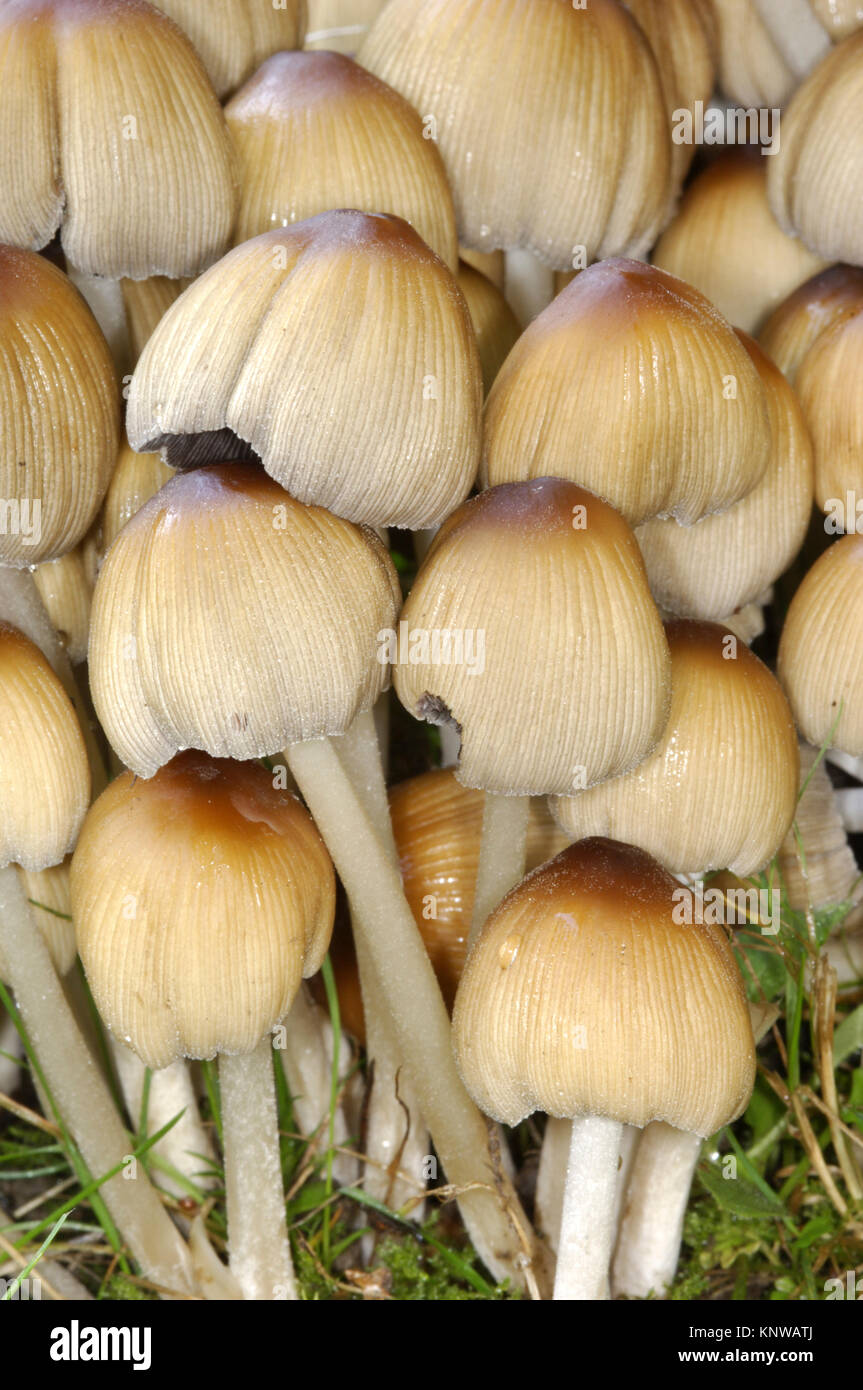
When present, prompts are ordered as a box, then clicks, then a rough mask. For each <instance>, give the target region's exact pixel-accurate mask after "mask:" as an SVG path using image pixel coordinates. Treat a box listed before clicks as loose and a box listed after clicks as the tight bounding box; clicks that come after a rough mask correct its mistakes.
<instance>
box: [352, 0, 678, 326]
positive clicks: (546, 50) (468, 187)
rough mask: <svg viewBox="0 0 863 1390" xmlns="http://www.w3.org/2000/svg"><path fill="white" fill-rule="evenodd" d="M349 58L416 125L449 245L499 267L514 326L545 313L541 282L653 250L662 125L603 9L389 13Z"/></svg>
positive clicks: (633, 39)
mask: <svg viewBox="0 0 863 1390" xmlns="http://www.w3.org/2000/svg"><path fill="white" fill-rule="evenodd" d="M358 58H359V61H360V62H361V63H362V64H363V66H364V67H367V68H369V69H370V70H371V71H372V72H374V73H376V74H377V76H378V77H381V78H383V80H384V81H385V82H388V83H389V84H390V85H391V86H392V87H395V89H396V91H398V92H401V93H402V95H403V96H405V97H406V98H407V100H408V101H409V102H410V103H411V105H412V106H414V107H415V108H416V110H417V111H418V112H419V113H420V115H421V116H422V117H423V119H424V120H425V121H426V124H427V127H428V129H429V132H430V134H431V136H432V138H433V139H435V140H436V141H437V143H438V146H439V148H440V152H441V154H442V156H443V161H444V164H445V165H446V170H447V174H448V175H449V180H450V183H451V185H452V189H453V195H454V198H455V206H456V216H457V220H458V229H459V240H460V242H461V243H462V245H464V246H467V247H470V248H472V249H473V250H475V251H481V252H489V251H494V250H497V249H502V250H504V251H506V252H507V253H508V254H507V298H508V299H509V302H510V303H511V304H512V306H513V309H514V310H515V313H516V316H517V317H518V318H519V319H520V321H522V322H528V321H529V320H530V319H531V318H532V317H534V315H535V314H536V313H538V312H539V310H540V309H542V308H543V307H544V306H545V305H546V304H547V303H548V301H549V299H550V298H551V295H552V284H551V271H553V270H568V269H572V267H573V265H574V264H581V265H586V264H588V263H589V262H590V261H592V260H595V259H600V258H604V257H608V256H619V255H631V256H639V255H643V254H645V253H646V252H647V250H648V249H649V247H650V246H651V245H652V243H653V242H654V241H655V240H656V235H657V233H658V232H659V231H660V229H661V225H662V222H663V220H664V218H665V216H666V214H667V211H668V201H669V192H670V178H671V166H670V159H671V154H670V151H671V141H670V138H669V129H668V120H667V117H666V115H665V110H664V105H665V103H664V99H663V94H662V90H661V87H660V81H659V74H658V71H657V67H656V63H655V60H654V58H653V54H652V53H651V51H650V46H649V44H648V42H647V40H646V39H645V37H644V35H643V33H642V31H641V29H640V28H639V26H638V25H637V24H636V23H635V21H634V20H633V19H632V18H631V16H630V15H629V14H628V13H627V11H626V10H625V9H624V7H623V5H620V4H618V3H617V0H591V3H590V4H589V5H585V6H578V7H576V6H573V5H571V4H562V3H560V2H559V0H431V3H429V0H391V3H389V4H388V5H387V6H386V7H385V8H384V10H383V11H382V12H381V14H380V15H379V17H378V19H377V20H376V21H375V23H374V24H373V25H372V27H371V29H370V30H369V32H368V34H367V35H366V37H365V39H364V41H363V44H362V47H361V48H360V50H359V54H358ZM574 156H575V157H574ZM502 170H506V171H507V172H506V175H505V177H502V176H501V171H502ZM524 253H527V254H526V255H525V254H524Z"/></svg>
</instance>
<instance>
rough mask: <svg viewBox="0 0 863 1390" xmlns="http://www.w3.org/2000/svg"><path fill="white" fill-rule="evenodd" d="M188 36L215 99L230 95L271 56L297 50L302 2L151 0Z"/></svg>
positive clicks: (301, 34)
mask: <svg viewBox="0 0 863 1390" xmlns="http://www.w3.org/2000/svg"><path fill="white" fill-rule="evenodd" d="M153 4H154V5H156V6H157V7H158V8H159V9H160V10H164V11H165V14H168V15H170V16H171V18H172V19H173V20H174V22H175V23H176V24H179V26H180V28H181V29H182V30H183V31H184V33H186V34H188V36H189V38H190V39H191V40H192V43H193V44H194V45H195V48H196V49H197V50H198V52H199V53H200V55H201V58H202V59H203V61H204V67H205V68H206V69H207V72H208V74H209V77H210V81H211V82H212V84H213V88H214V90H215V92H216V95H217V96H218V97H221V98H224V97H226V96H227V95H228V93H229V92H234V91H236V89H237V88H238V87H239V85H240V83H241V82H244V81H245V80H246V78H247V77H249V76H251V74H252V73H253V72H254V71H255V68H256V67H258V65H259V64H260V63H262V62H263V61H264V59H265V58H269V56H270V54H271V53H278V52H279V51H280V50H281V49H288V48H302V46H303V37H304V34H305V27H306V0H276V3H273V0H217V3H216V4H212V3H210V4H208V5H202V4H201V0H153Z"/></svg>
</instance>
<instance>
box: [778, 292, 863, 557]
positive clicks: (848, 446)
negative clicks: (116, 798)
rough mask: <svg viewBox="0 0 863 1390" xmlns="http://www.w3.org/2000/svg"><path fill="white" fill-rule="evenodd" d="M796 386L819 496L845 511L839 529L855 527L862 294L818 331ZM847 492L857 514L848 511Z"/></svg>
mask: <svg viewBox="0 0 863 1390" xmlns="http://www.w3.org/2000/svg"><path fill="white" fill-rule="evenodd" d="M794 386H795V389H796V391H797V394H798V396H799V397H800V404H801V406H802V407H803V414H804V415H805V417H806V423H807V424H808V426H809V430H810V432H811V434H812V443H813V445H814V449H815V501H816V502H817V504H818V506H819V507H820V508H821V510H822V511H823V512H832V513H834V514H837V515H838V516H839V517H841V519H842V521H843V523H844V524H843V525H842V526H841V527H839V528H838V529H842V530H849V531H850V530H853V529H854V527H855V525H856V524H857V520H858V518H857V515H856V499H857V498H858V497H860V496H861V495H863V415H861V412H863V299H861V302H860V303H859V304H858V306H857V309H856V312H854V313H847V314H841V315H839V316H838V317H837V318H836V320H835V321H834V322H833V323H832V324H831V325H830V326H829V327H828V328H825V329H824V331H823V332H822V333H819V335H818V337H817V338H816V339H815V341H814V343H813V344H812V346H811V347H810V349H809V351H808V352H807V354H806V356H805V357H804V359H803V361H802V362H801V363H800V366H799V368H798V370H797V376H796V377H795V381H794ZM848 493H851V494H852V499H853V500H852V505H853V506H854V508H855V515H854V516H853V517H848V516H847V515H846V511H847V505H846V504H847V494H848ZM837 504H838V507H839V510H838V512H837Z"/></svg>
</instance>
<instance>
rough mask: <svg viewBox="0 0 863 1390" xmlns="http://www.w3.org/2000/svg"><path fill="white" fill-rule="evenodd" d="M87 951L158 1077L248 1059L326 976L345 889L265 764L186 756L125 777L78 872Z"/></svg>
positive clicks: (105, 993)
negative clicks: (228, 1056)
mask: <svg viewBox="0 0 863 1390" xmlns="http://www.w3.org/2000/svg"><path fill="white" fill-rule="evenodd" d="M72 907H73V914H74V919H75V928H76V932H77V936H78V949H79V951H80V954H81V959H82V961H83V963H84V968H85V970H86V972H87V979H88V981H89V984H90V988H91V989H92V991H93V997H94V999H95V1000H96V1003H97V1006H98V1008H99V1012H100V1014H101V1016H102V1018H103V1019H104V1020H105V1022H106V1023H107V1025H108V1027H109V1028H110V1029H111V1031H112V1032H113V1033H114V1034H115V1035H116V1036H117V1037H118V1038H119V1039H120V1041H122V1042H125V1043H127V1044H128V1045H129V1046H130V1047H132V1048H133V1049H134V1050H135V1051H136V1052H137V1053H138V1056H139V1057H140V1058H141V1059H142V1061H144V1062H145V1063H146V1064H147V1065H148V1066H151V1067H164V1066H168V1065H169V1064H170V1063H171V1062H173V1061H175V1060H176V1059H177V1058H179V1057H184V1056H186V1057H199V1058H204V1057H212V1056H213V1055H214V1054H215V1053H216V1052H231V1053H237V1052H251V1051H252V1050H253V1049H254V1048H255V1047H256V1046H257V1045H258V1043H259V1042H260V1040H261V1038H262V1037H263V1036H264V1035H265V1033H267V1032H268V1031H269V1029H271V1028H272V1027H274V1025H275V1024H277V1023H278V1022H279V1021H280V1019H282V1018H283V1017H284V1015H285V1014H286V1013H287V1012H288V1009H289V1008H290V1005H291V1002H292V1000H293V998H294V995H295V994H296V992H297V989H298V988H299V985H300V981H301V979H302V978H303V977H304V976H306V975H311V974H314V972H315V971H316V970H318V969H319V968H320V965H321V962H322V960H323V958H324V955H325V953H326V949H327V945H328V943H329V939H330V933H331V931H332V925H333V914H334V909H335V875H334V873H333V867H332V863H331V862H330V858H329V855H328V854H327V851H326V849H325V848H324V844H323V841H322V840H321V837H320V835H319V834H318V832H317V829H316V828H315V825H314V823H313V821H312V819H311V817H310V816H309V814H308V812H307V811H306V810H305V809H304V807H303V806H302V805H301V803H300V802H299V801H298V800H297V798H296V797H293V796H291V795H290V794H289V793H287V792H283V791H276V790H274V787H273V778H272V776H271V774H270V773H268V772H267V771H266V769H265V768H264V767H262V766H261V765H260V764H257V763H232V762H228V761H226V760H219V761H217V760H214V759H212V758H209V757H207V756H206V754H202V753H183V754H181V755H180V757H178V758H175V759H174V760H173V762H171V763H169V764H168V766H167V767H164V768H162V770H161V771H160V772H159V773H158V774H157V775H156V776H155V777H153V778H152V779H151V780H150V781H149V782H142V781H140V780H138V779H137V778H135V777H134V776H133V775H132V774H131V773H129V772H125V773H123V774H122V776H120V777H118V778H117V780H116V781H115V782H112V783H111V785H110V786H109V787H108V788H107V790H106V791H104V792H103V793H102V795H101V796H100V797H99V799H98V800H97V801H96V803H95V804H94V806H93V807H92V809H91V811H90V814H89V815H88V817H87V820H86V822H85V824H84V828H83V830H82V832H81V839H80V841H79V844H78V849H77V851H76V853H75V856H74V858H73V861H72Z"/></svg>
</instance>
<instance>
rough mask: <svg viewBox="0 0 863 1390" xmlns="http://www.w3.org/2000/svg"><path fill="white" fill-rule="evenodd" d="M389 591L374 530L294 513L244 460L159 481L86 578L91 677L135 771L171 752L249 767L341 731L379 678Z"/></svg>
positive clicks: (392, 598)
mask: <svg viewBox="0 0 863 1390" xmlns="http://www.w3.org/2000/svg"><path fill="white" fill-rule="evenodd" d="M399 602H400V591H399V587H398V578H397V576H396V573H395V570H394V569H393V566H392V562H391V561H390V558H389V555H388V553H387V552H386V550H385V549H384V547H383V546H382V544H381V542H380V541H379V540H378V538H377V536H376V535H375V534H374V532H373V531H370V530H368V529H367V528H364V527H358V526H353V525H352V524H351V523H350V522H346V521H342V520H341V519H340V518H339V517H334V516H332V515H330V513H329V512H326V511H324V510H323V508H321V507H305V506H303V504H302V503H300V502H297V501H295V500H294V498H292V497H289V496H288V495H287V493H285V492H283V491H282V490H281V488H279V487H278V486H277V484H275V483H274V482H273V481H272V479H270V478H268V477H267V476H266V474H264V473H263V472H261V470H260V469H258V468H255V467H254V466H252V465H250V464H233V465H221V466H219V465H213V466H210V467H207V468H201V469H197V470H195V471H194V472H192V473H185V474H180V475H178V476H177V477H176V478H173V479H172V480H171V481H170V482H169V483H167V484H166V486H165V487H163V488H162V489H161V491H160V492H158V493H157V494H156V495H155V496H154V497H152V498H151V499H150V501H149V502H147V503H145V504H144V506H143V507H142V508H141V510H140V511H139V512H138V513H137V514H136V515H135V516H133V517H132V519H131V521H129V522H128V524H127V525H126V526H125V527H124V529H123V530H122V531H121V532H120V535H119V536H118V537H117V540H116V541H115V543H114V545H113V547H112V548H111V550H110V552H109V554H108V555H107V557H106V559H105V562H104V564H103V566H102V570H101V573H100V575H99V578H98V581H97V583H96V590H95V593H94V596H93V615H92V626H91V634H90V680H91V687H92V692H93V701H94V704H95V707H96V710H97V712H98V714H99V718H100V720H101V722H102V726H103V728H104V729H105V732H106V734H107V736H108V739H109V740H110V742H111V744H112V746H113V747H114V749H115V751H116V752H117V754H118V756H119V757H120V758H121V759H122V761H123V762H124V763H125V764H126V766H127V767H131V768H133V769H134V771H135V772H137V773H138V774H139V775H140V776H143V777H151V776H152V775H153V773H154V772H155V771H156V770H157V769H158V768H159V767H161V766H162V765H163V764H164V763H166V762H167V761H168V760H169V759H170V758H172V757H173V756H174V754H175V753H176V752H178V751H179V750H181V749H183V748H203V749H206V751H207V752H208V753H210V754H212V755H213V756H214V757H234V758H239V759H244V758H257V757H263V756H265V755H269V754H273V753H277V752H279V751H280V750H281V749H283V748H284V747H285V745H286V744H289V743H298V742H301V741H304V740H306V739H313V738H324V737H326V736H328V735H330V734H342V733H344V732H345V730H346V729H347V728H348V726H349V725H350V724H351V723H352V722H353V720H354V719H355V717H356V715H357V714H359V713H360V712H361V711H362V710H364V709H368V708H369V707H370V706H371V705H372V704H373V703H374V701H375V700H376V699H377V697H378V695H379V694H380V693H381V691H382V690H384V689H385V688H386V686H387V683H388V674H389V673H388V670H387V668H386V666H385V665H383V664H381V663H380V662H379V661H378V660H376V652H377V634H378V632H379V631H380V629H381V628H391V627H392V626H393V624H394V623H395V620H396V615H397V612H398V603H399Z"/></svg>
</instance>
